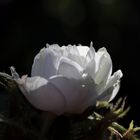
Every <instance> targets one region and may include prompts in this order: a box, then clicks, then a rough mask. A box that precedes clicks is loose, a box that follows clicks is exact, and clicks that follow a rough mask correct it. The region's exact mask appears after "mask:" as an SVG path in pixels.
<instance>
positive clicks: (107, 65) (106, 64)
mask: <svg viewBox="0 0 140 140" xmlns="http://www.w3.org/2000/svg"><path fill="white" fill-rule="evenodd" d="M98 55H99V56H98V57H99V60H98V61H96V63H98V70H97V72H96V77H95V82H96V83H97V84H100V83H101V82H103V83H105V82H106V81H107V79H108V78H109V77H110V76H111V73H112V61H111V58H110V55H109V54H108V52H107V51H106V49H105V48H102V49H100V50H99V51H98Z"/></svg>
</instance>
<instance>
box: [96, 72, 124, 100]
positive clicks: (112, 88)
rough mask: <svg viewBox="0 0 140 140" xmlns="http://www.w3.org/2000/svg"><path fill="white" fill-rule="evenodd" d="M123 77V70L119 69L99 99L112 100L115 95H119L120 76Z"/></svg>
mask: <svg viewBox="0 0 140 140" xmlns="http://www.w3.org/2000/svg"><path fill="white" fill-rule="evenodd" d="M121 77H122V72H121V70H118V71H117V72H115V73H114V74H113V76H111V78H110V79H109V80H108V83H107V85H106V87H105V89H104V91H103V92H102V93H100V95H99V96H98V99H99V100H106V101H109V102H110V101H111V100H113V99H114V97H115V96H116V95H117V93H118V91H119V89H120V78H121Z"/></svg>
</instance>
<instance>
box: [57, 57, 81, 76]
mask: <svg viewBox="0 0 140 140" xmlns="http://www.w3.org/2000/svg"><path fill="white" fill-rule="evenodd" d="M82 72H83V68H82V67H81V66H80V65H79V64H77V63H76V62H74V61H72V60H70V59H68V58H64V57H63V58H61V60H60V64H59V67H58V71H57V74H58V75H63V76H65V77H67V78H74V79H81V76H82Z"/></svg>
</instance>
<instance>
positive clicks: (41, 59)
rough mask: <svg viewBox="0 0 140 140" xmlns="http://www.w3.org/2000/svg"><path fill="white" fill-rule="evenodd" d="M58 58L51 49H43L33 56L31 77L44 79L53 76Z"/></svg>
mask: <svg viewBox="0 0 140 140" xmlns="http://www.w3.org/2000/svg"><path fill="white" fill-rule="evenodd" d="M59 58H60V56H59V55H58V53H55V52H54V51H53V50H52V49H49V48H43V49H42V50H41V51H40V52H39V53H38V54H37V55H36V56H35V59H34V63H33V65H32V72H31V75H32V76H41V77H45V78H49V77H50V76H52V75H55V74H56V69H57V63H58V60H59Z"/></svg>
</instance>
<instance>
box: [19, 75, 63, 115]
mask: <svg viewBox="0 0 140 140" xmlns="http://www.w3.org/2000/svg"><path fill="white" fill-rule="evenodd" d="M17 83H18V84H19V88H20V89H21V91H22V92H23V94H24V95H25V97H26V98H27V100H28V101H29V102H30V103H31V104H32V105H33V106H34V107H36V108H38V109H40V110H44V111H50V112H53V113H55V114H57V115H59V114H62V113H63V111H64V108H65V98H64V96H63V94H62V93H61V91H60V90H59V89H57V87H55V86H54V85H53V84H52V83H50V82H48V81H47V80H46V79H44V78H42V77H32V78H22V79H19V80H17Z"/></svg>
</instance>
